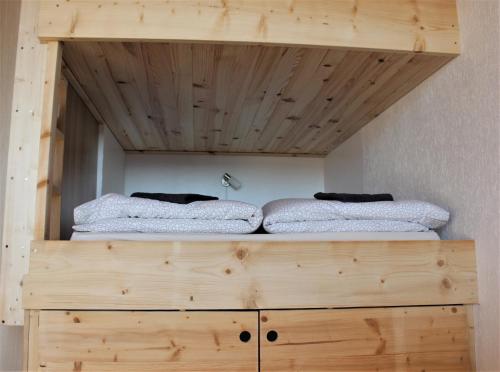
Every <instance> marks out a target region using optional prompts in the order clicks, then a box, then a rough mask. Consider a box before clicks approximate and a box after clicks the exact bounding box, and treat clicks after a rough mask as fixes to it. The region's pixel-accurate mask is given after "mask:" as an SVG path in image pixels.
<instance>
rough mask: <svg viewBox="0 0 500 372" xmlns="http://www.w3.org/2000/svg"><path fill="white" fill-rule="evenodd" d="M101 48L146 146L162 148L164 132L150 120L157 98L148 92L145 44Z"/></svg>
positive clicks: (103, 44)
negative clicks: (144, 58)
mask: <svg viewBox="0 0 500 372" xmlns="http://www.w3.org/2000/svg"><path fill="white" fill-rule="evenodd" d="M100 47H101V50H102V52H103V53H104V56H105V59H106V61H107V64H108V66H109V70H110V72H111V75H112V77H113V80H114V84H115V86H116V87H117V89H118V92H119V93H120V97H121V98H122V101H123V103H124V105H125V107H126V108H127V112H128V113H129V116H130V120H131V121H132V123H133V124H134V126H135V127H136V129H137V131H138V132H140V133H141V136H142V138H143V140H144V148H156V149H160V148H162V147H163V146H164V142H163V134H162V133H161V132H160V131H159V130H158V129H157V127H156V126H155V124H154V123H153V122H152V120H150V117H151V116H152V115H151V104H154V98H153V97H151V98H153V99H150V97H149V94H148V91H149V88H148V86H147V85H148V77H147V74H148V72H147V69H146V68H145V66H144V61H143V55H142V51H141V44H138V43H100Z"/></svg>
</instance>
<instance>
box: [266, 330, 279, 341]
mask: <svg viewBox="0 0 500 372" xmlns="http://www.w3.org/2000/svg"><path fill="white" fill-rule="evenodd" d="M266 337H267V341H269V342H274V341H276V340H277V339H278V332H276V331H275V330H270V331H269V332H267V335H266Z"/></svg>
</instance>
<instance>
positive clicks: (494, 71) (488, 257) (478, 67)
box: [326, 0, 500, 372]
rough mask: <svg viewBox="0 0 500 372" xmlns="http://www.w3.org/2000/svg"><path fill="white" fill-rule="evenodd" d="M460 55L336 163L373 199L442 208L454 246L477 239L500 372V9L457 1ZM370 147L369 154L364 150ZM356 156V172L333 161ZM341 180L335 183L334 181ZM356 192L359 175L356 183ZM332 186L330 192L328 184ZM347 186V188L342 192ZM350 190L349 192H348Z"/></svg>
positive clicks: (480, 312)
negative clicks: (381, 195) (380, 195)
mask: <svg viewBox="0 0 500 372" xmlns="http://www.w3.org/2000/svg"><path fill="white" fill-rule="evenodd" d="M458 7H459V17H460V28H461V33H462V44H463V47H462V55H461V56H460V57H458V58H457V59H455V60H454V61H452V62H451V63H450V64H448V65H447V66H445V67H444V68H443V69H441V70H440V71H438V72H437V73H436V74H435V75H434V76H432V77H431V78H430V79H428V80H426V81H425V82H424V83H423V84H422V85H420V86H419V87H418V88H417V89H416V90H414V91H412V92H411V93H410V94H409V95H408V96H406V97H405V98H403V99H402V100H400V101H399V102H398V103H397V104H395V105H394V106H392V107H391V108H390V109H389V110H387V111H386V112H384V113H383V114H382V115H380V116H379V117H378V118H377V119H376V120H374V121H373V122H372V123H370V124H368V125H367V126H366V127H365V128H364V129H362V130H361V132H359V133H358V134H356V135H355V138H353V139H352V140H351V141H350V142H349V144H347V145H348V146H350V148H348V149H346V148H343V149H341V148H339V150H338V151H334V152H333V153H332V154H330V156H329V157H328V161H327V165H326V168H327V169H329V172H331V173H332V174H333V175H332V178H333V179H335V178H338V177H342V176H343V174H344V173H345V172H346V169H349V167H350V165H352V169H358V170H359V162H360V160H361V161H362V164H363V166H362V171H361V175H359V177H358V178H360V177H362V179H363V190H364V191H365V192H391V193H393V194H394V195H395V196H396V197H397V198H418V199H422V200H428V201H430V202H434V203H436V204H438V205H442V206H443V207H445V208H447V209H449V210H450V212H451V223H450V224H449V225H448V226H447V227H446V228H445V229H444V230H443V231H442V236H443V237H444V238H446V239H463V238H470V239H474V240H475V241H476V255H477V265H478V276H479V300H480V305H479V306H478V307H477V308H475V314H476V316H475V318H476V340H477V344H476V353H477V361H478V370H480V371H491V372H493V371H495V372H496V371H500V359H499V358H500V357H499V355H500V352H499V351H500V343H499V338H500V335H499V333H500V324H499V319H500V313H499V306H500V300H499V295H500V288H499V271H500V267H499V266H500V257H499V248H500V237H499V234H500V233H499V230H500V216H499V215H500V180H499V177H500V112H499V110H500V107H499V106H500V97H499V89H500V81H499V73H500V71H499V66H500V57H499V53H500V52H499V46H500V37H499V11H500V10H499V2H498V1H497V0H459V1H458ZM359 142H361V143H362V151H358V150H359ZM346 153H348V154H349V153H350V154H355V153H358V154H359V155H358V156H357V157H356V156H351V157H350V160H349V164H339V162H338V161H337V162H335V159H336V158H337V157H338V158H339V159H340V158H342V157H344V158H345V154H346ZM335 174H337V177H335ZM346 179H347V180H352V181H353V182H355V183H356V184H353V185H352V187H353V188H355V187H356V186H357V179H356V177H353V176H349V177H348V178H346ZM327 185H328V184H327ZM344 186H345V185H344ZM347 186H348V185H347Z"/></svg>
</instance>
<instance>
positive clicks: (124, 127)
mask: <svg viewBox="0 0 500 372" xmlns="http://www.w3.org/2000/svg"><path fill="white" fill-rule="evenodd" d="M67 44H68V47H67V48H66V49H67V52H66V54H65V55H64V58H66V60H67V61H68V67H69V68H71V69H72V70H74V71H75V72H74V74H75V77H76V78H77V79H78V80H79V81H80V83H81V86H82V89H84V90H85V93H86V94H87V95H88V96H89V97H90V99H91V100H92V102H95V103H96V108H97V109H98V110H99V112H101V114H102V116H103V118H104V120H105V121H106V122H107V123H108V125H109V126H110V128H111V129H112V131H113V133H117V138H118V137H120V136H121V138H120V139H119V141H120V143H121V144H122V146H123V147H124V148H125V149H127V150H129V149H131V150H134V149H137V150H143V151H173V152H200V151H201V152H217V153H224V152H226V153H237V152H241V153H266V154H272V153H279V154H283V153H289V154H291V155H294V154H295V155H297V154H299V155H304V154H311V155H316V156H318V155H322V156H324V155H326V154H327V152H328V151H330V150H331V149H333V147H334V146H337V145H338V144H339V143H340V142H339V141H343V140H345V139H346V138H348V136H350V135H351V134H352V133H354V132H353V128H356V130H357V129H359V128H361V127H362V126H363V125H364V124H366V123H367V122H369V121H370V120H371V119H372V118H373V116H374V115H376V114H378V113H380V112H381V108H383V107H386V106H384V105H385V104H386V102H389V101H390V102H394V101H396V100H397V99H398V98H400V96H401V95H403V94H406V92H407V91H409V90H410V89H411V87H412V84H414V85H416V84H418V83H419V82H420V81H421V80H422V79H424V78H425V77H426V76H429V75H430V74H431V73H432V72H433V71H434V70H435V65H436V63H438V64H439V65H440V64H441V62H440V61H447V60H449V59H450V58H451V57H442V56H432V55H425V54H412V53H388V52H366V51H339V50H327V49H314V48H292V47H289V48H283V47H263V46H248V45H247V46H241V45H240V46H236V45H214V44H205V45H201V44H160V43H156V44H153V43H135V44H122V45H110V44H111V43H101V45H97V46H96V45H95V43H94V45H92V44H91V43H67ZM101 49H102V50H101ZM443 58H444V59H443ZM427 59H429V60H433V59H434V60H437V61H438V62H433V63H431V65H430V67H426V66H427V65H426V64H424V63H423V61H424V60H427ZM409 60H411V61H413V62H412V63H408V64H406V62H407V61H409ZM82 61H83V62H82ZM417 62H418V63H417ZM433 66H434V67H433ZM420 70H422V71H420ZM413 75H418V76H417V77H416V78H412V76H413ZM400 87H401V89H400ZM382 89H383V90H382ZM398 94H399V96H398ZM338 131H340V132H338ZM129 132H130V133H132V134H133V135H134V136H135V138H132V137H127V135H128V133H129ZM151 136H153V137H154V138H151ZM141 141H142V142H141ZM127 146H128V147H127Z"/></svg>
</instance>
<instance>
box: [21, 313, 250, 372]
mask: <svg viewBox="0 0 500 372" xmlns="http://www.w3.org/2000/svg"><path fill="white" fill-rule="evenodd" d="M243 331H247V332H249V333H250V335H251V338H250V340H249V341H248V342H242V341H240V333H241V332H243ZM38 334H39V336H38V337H39V342H38V346H39V348H38V353H36V354H38V355H37V359H38V360H39V366H40V368H38V370H40V371H70V370H71V371H76V370H77V371H81V372H84V371H103V372H104V371H148V372H151V371H222V370H224V371H257V370H258V349H257V348H258V313H257V312H128V311H127V312H103V311H97V312H94V311H88V312H85V311H75V312H73V311H71V312H70V311H67V312H66V311H42V312H40V322H39V329H38ZM30 353H34V350H31V352H30Z"/></svg>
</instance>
